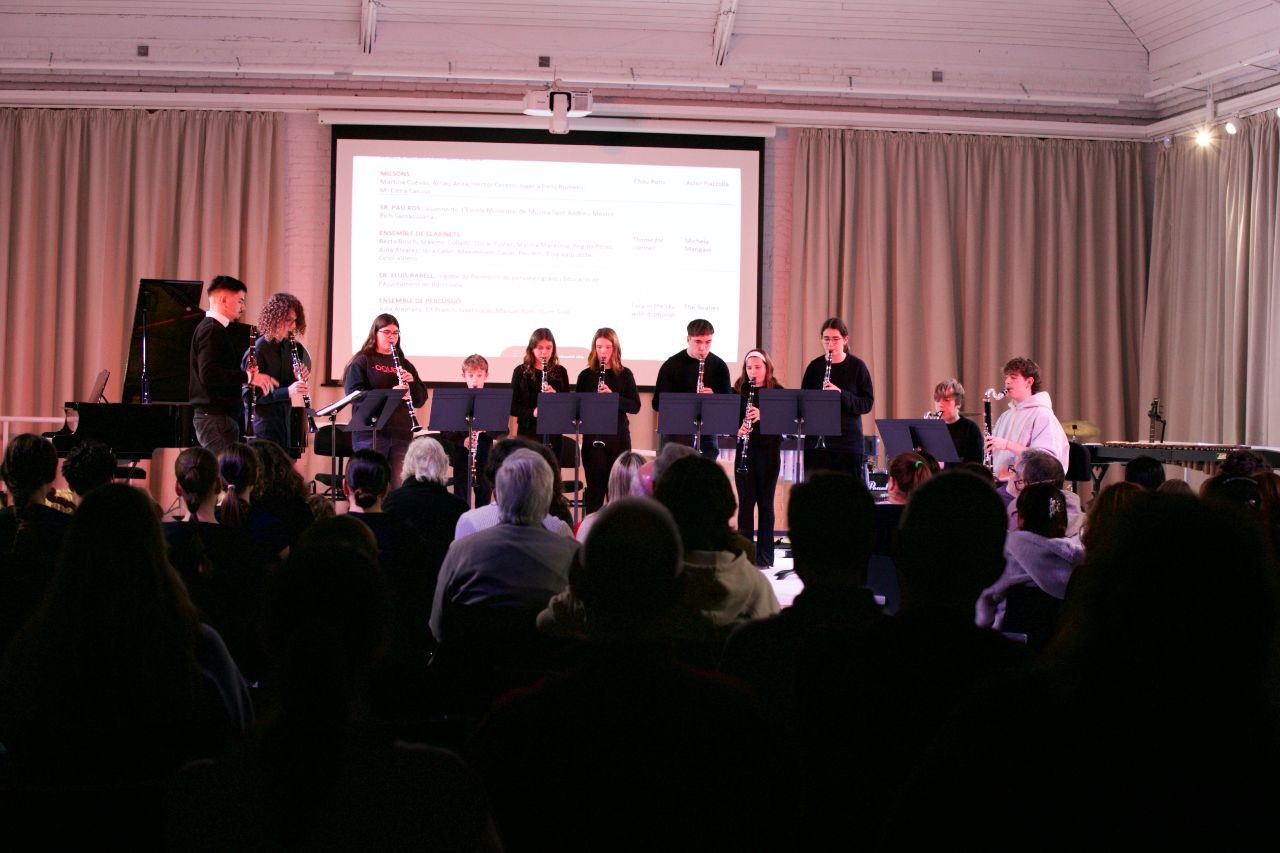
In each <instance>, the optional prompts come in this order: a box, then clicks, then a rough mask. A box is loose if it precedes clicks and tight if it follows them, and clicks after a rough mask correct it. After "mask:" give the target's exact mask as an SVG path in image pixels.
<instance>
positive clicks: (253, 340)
mask: <svg viewBox="0 0 1280 853" xmlns="http://www.w3.org/2000/svg"><path fill="white" fill-rule="evenodd" d="M257 341H258V327H257V326H252V325H251V326H249V352H248V353H246V357H247V360H246V362H245V363H246V364H247V365H248V367H249V373H250V374H253V373H257V372H258V347H257ZM257 411H258V386H257V385H254V384H253V383H252V382H250V383H249V411H247V412H245V418H244V437H245V438H253V416H254V414H255V413H256V412H257Z"/></svg>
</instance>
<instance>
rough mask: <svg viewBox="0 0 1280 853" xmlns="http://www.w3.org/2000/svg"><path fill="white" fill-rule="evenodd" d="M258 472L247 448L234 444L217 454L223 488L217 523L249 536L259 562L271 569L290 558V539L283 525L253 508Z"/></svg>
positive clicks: (241, 444) (254, 460)
mask: <svg viewBox="0 0 1280 853" xmlns="http://www.w3.org/2000/svg"><path fill="white" fill-rule="evenodd" d="M261 471H262V465H261V463H260V462H259V461H258V454H257V453H254V452H253V448H251V447H249V445H247V444H243V443H238V442H237V443H235V444H232V445H230V446H228V447H226V448H223V450H222V451H221V452H220V453H218V479H219V480H220V481H221V483H222V488H223V497H222V503H220V504H219V505H218V510H217V512H218V522H219V523H220V524H225V525H227V526H228V527H238V528H241V529H243V530H245V531H246V532H248V534H249V538H250V539H252V540H253V547H254V549H255V550H256V552H257V556H258V561H259V562H260V563H262V564H263V565H271V564H275V563H278V562H279V561H281V560H283V559H284V558H285V557H287V556H289V542H290V541H291V540H292V537H291V535H290V533H289V529H288V528H287V527H285V525H284V522H282V521H281V520H280V519H278V518H276V516H275V515H273V514H271V513H268V512H265V511H263V510H261V509H258V508H257V507H255V506H254V505H253V502H252V501H253V493H254V490H255V489H256V488H257V487H258V480H259V477H260V475H261Z"/></svg>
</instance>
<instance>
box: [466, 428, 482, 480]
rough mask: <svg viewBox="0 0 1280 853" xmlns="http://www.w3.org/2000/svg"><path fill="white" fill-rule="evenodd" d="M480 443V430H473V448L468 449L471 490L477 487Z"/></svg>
mask: <svg viewBox="0 0 1280 853" xmlns="http://www.w3.org/2000/svg"><path fill="white" fill-rule="evenodd" d="M479 443H480V430H478V429H472V430H471V446H470V447H468V448H467V470H468V471H469V472H470V477H471V488H472V489H473V490H474V489H475V487H476V445H477V444H479Z"/></svg>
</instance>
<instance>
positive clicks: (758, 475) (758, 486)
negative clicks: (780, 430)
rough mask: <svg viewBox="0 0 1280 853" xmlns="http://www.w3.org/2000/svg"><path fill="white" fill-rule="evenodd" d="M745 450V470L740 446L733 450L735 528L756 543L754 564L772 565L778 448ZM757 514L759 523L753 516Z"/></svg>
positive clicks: (779, 460) (779, 466)
mask: <svg viewBox="0 0 1280 853" xmlns="http://www.w3.org/2000/svg"><path fill="white" fill-rule="evenodd" d="M754 450H755V448H752V449H751V451H748V454H747V463H748V464H747V470H746V471H745V472H744V471H742V470H741V467H742V465H741V463H742V450H741V448H739V450H738V451H737V452H736V453H735V454H734V472H735V473H734V481H735V482H736V483H737V486H738V532H739V533H741V534H742V535H743V536H745V537H747V538H748V539H753V540H754V541H755V543H756V565H759V566H772V565H773V495H774V492H776V491H777V490H778V472H779V471H780V470H781V469H782V457H781V455H780V454H779V453H778V451H777V450H772V451H764V452H761V453H755V452H753V451H754ZM757 516H758V517H759V525H758V526H757V524H756V517H757Z"/></svg>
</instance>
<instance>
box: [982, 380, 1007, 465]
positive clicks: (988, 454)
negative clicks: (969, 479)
mask: <svg viewBox="0 0 1280 853" xmlns="http://www.w3.org/2000/svg"><path fill="white" fill-rule="evenodd" d="M1006 393H1007V392H1005V391H1001V392H1000V393H999V394H997V393H996V389H994V388H988V389H987V390H985V391H983V392H982V438H983V442H982V448H983V449H982V464H983V465H984V466H985V467H986V469H987V470H988V471H990V472H991V473H993V474H994V473H995V470H996V466H995V458H994V457H995V454H994V453H993V452H992V450H991V445H989V444H987V442H986V439H988V438H990V437H991V429H992V427H991V401H992V400H1001V399H1004V395H1005V394H1006Z"/></svg>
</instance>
